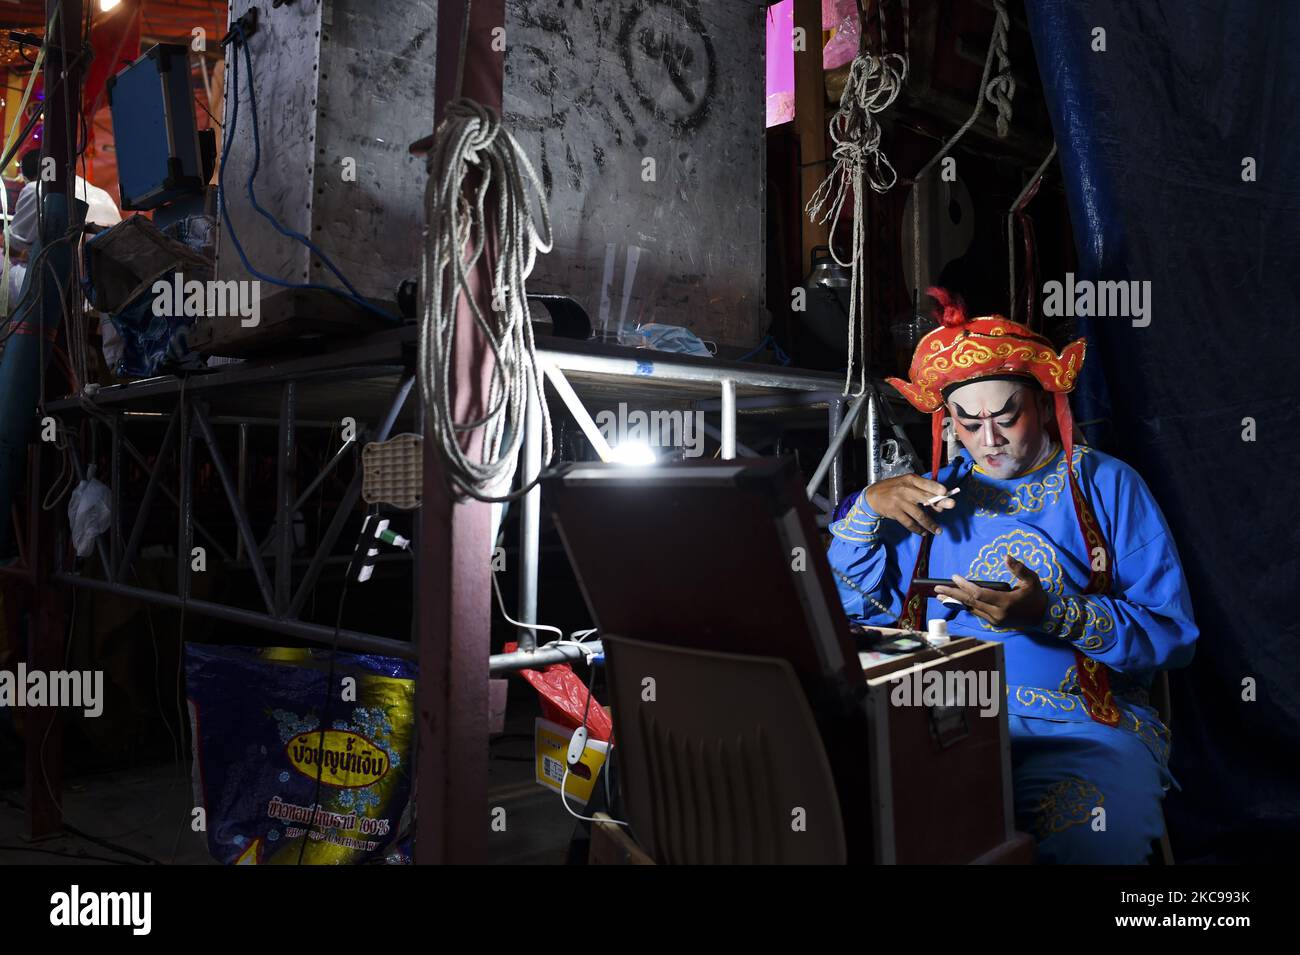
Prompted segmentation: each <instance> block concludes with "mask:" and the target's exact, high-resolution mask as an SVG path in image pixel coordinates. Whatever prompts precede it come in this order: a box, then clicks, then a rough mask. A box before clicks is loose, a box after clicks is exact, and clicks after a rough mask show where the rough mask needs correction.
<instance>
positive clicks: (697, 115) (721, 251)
mask: <svg viewBox="0 0 1300 955" xmlns="http://www.w3.org/2000/svg"><path fill="white" fill-rule="evenodd" d="M765 14H766V9H765V7H764V6H763V5H761V4H755V3H754V2H753V0H707V2H700V0H618V2H614V0H506V32H505V41H506V46H505V72H506V76H505V97H504V106H505V117H506V123H507V125H508V127H509V128H510V129H511V131H512V132H513V133H514V134H515V136H516V137H517V138H518V139H519V141H520V143H521V144H522V145H523V147H524V149H525V150H526V152H527V153H528V156H529V158H530V159H531V160H532V162H533V164H534V165H535V166H536V167H537V168H538V171H539V174H540V175H541V177H542V178H543V179H544V182H545V186H546V192H547V196H548V198H549V202H550V210H551V216H552V222H553V226H554V229H555V236H556V247H555V250H554V251H553V252H552V253H551V254H550V255H548V256H544V257H542V258H541V259H540V260H539V262H538V265H537V268H536V271H535V272H534V274H533V277H532V278H530V280H529V285H528V287H529V291H532V292H558V293H564V294H569V295H572V296H573V297H574V298H576V299H578V301H580V302H581V303H582V304H583V305H584V306H585V307H586V309H587V311H588V313H589V314H590V315H591V317H592V321H593V322H594V323H596V324H597V325H599V324H600V323H601V318H602V300H604V301H605V306H604V314H605V315H607V317H608V319H609V321H610V322H611V324H616V323H617V322H618V320H619V318H620V316H622V315H624V306H623V300H624V290H623V287H622V283H623V277H624V275H625V274H626V272H627V268H628V261H629V259H628V254H627V249H628V247H629V246H636V247H639V248H640V249H641V250H642V251H641V252H640V253H639V254H637V256H638V257H637V264H636V272H635V282H634V283H633V288H632V296H631V300H630V302H629V305H628V308H627V310H626V315H625V322H626V324H627V325H632V324H634V322H635V321H636V320H641V321H658V322H665V323H668V324H676V325H685V326H687V327H690V328H692V329H694V330H695V331H696V332H697V334H699V335H700V336H701V337H702V338H705V339H711V340H714V341H717V342H719V343H726V344H731V345H739V346H751V345H753V344H756V343H757V341H758V339H759V338H760V337H761V336H762V334H763V332H765V331H766V321H767V317H766V312H765V310H764V309H763V304H764V266H765V250H764V244H765V238H766V237H765V234H764V202H765V196H764V192H765V185H766V169H765V166H766V163H765V158H766V152H765V147H764V117H765V114H764V52H765V43H764V37H765V26H764V24H765ZM646 159H653V160H654V161H655V166H656V168H655V180H654V181H645V180H644V179H643V169H644V168H645V167H644V165H643V163H644V160H646ZM607 263H608V265H607ZM607 274H608V276H609V279H610V281H609V282H608V283H607V282H606V275H607Z"/></svg>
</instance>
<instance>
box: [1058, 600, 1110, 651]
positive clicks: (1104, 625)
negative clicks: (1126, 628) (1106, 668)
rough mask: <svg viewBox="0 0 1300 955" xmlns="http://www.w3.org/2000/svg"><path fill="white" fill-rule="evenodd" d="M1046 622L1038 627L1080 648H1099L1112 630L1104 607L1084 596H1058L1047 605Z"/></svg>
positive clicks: (1108, 615)
mask: <svg viewBox="0 0 1300 955" xmlns="http://www.w3.org/2000/svg"><path fill="white" fill-rule="evenodd" d="M1047 616H1048V619H1047V621H1046V622H1045V623H1044V624H1043V627H1042V630H1043V632H1044V633H1045V634H1047V635H1048V636H1050V637H1057V638H1059V639H1061V640H1065V641H1066V642H1068V643H1072V644H1074V645H1075V646H1076V647H1078V648H1079V649H1080V650H1100V649H1101V648H1102V647H1104V646H1105V645H1106V637H1107V636H1108V635H1109V634H1110V633H1112V632H1113V631H1114V630H1115V619H1114V618H1113V617H1112V616H1111V615H1110V614H1109V613H1108V612H1107V611H1106V608H1105V607H1104V606H1103V605H1102V604H1100V603H1096V602H1095V598H1092V597H1086V596H1079V597H1075V596H1070V597H1061V598H1060V599H1059V600H1053V601H1052V602H1051V604H1050V605H1049V606H1048V608H1047Z"/></svg>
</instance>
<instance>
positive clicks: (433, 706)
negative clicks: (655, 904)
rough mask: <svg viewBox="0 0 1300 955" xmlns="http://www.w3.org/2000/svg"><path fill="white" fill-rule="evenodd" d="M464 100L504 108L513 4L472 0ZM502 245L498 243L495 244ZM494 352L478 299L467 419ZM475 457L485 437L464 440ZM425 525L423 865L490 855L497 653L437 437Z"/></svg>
mask: <svg viewBox="0 0 1300 955" xmlns="http://www.w3.org/2000/svg"><path fill="white" fill-rule="evenodd" d="M470 6H471V11H470V24H469V39H468V49H467V50H466V51H465V54H464V57H463V58H464V61H465V78H464V84H463V86H462V94H461V95H462V96H464V97H466V98H469V99H473V100H475V101H477V102H479V103H482V104H483V105H485V106H490V107H492V108H493V109H495V110H497V111H498V112H499V111H500V110H501V96H502V92H501V91H502V81H503V71H504V58H503V56H502V54H501V52H500V51H495V50H493V49H492V30H493V28H494V27H501V26H503V24H504V16H505V13H504V3H503V0H473V3H472V4H471V5H470ZM464 16H465V9H464V5H463V3H462V2H461V0H452V2H450V3H442V4H439V7H438V53H437V63H438V66H437V80H436V84H437V87H436V91H435V107H434V122H435V126H436V124H437V123H438V122H441V120H442V117H443V114H444V112H445V109H446V105H447V103H448V102H449V101H450V100H451V98H452V97H453V95H454V91H455V85H456V73H457V70H458V68H459V62H460V60H461V58H462V57H461V52H460V42H461V30H462V26H463V24H464ZM488 249H489V251H490V252H494V251H495V242H494V241H491V242H489V244H488ZM490 258H492V256H491V255H485V256H483V257H482V258H481V259H480V260H479V265H478V268H477V269H476V270H475V272H474V273H473V274H472V276H471V280H470V286H471V289H472V294H473V295H474V298H475V300H476V301H477V302H478V303H479V308H480V309H482V310H483V311H484V312H489V311H490V310H491V268H490V264H489V259H490ZM490 361H491V358H490V353H489V352H488V350H487V348H486V344H485V342H484V339H483V336H482V334H481V333H480V332H479V331H478V329H477V327H476V326H475V324H474V320H473V316H472V315H471V313H470V310H469V306H468V304H467V303H465V302H463V301H462V302H461V304H460V309H459V312H458V315H457V322H456V339H455V364H454V371H455V380H454V384H453V386H452V389H451V390H452V395H451V398H452V401H453V407H454V409H455V414H456V420H457V421H471V420H475V419H478V418H481V417H482V416H483V414H484V412H485V411H486V409H487V400H486V399H487V385H488V379H489V377H490V375H491V364H490ZM465 441H466V446H465V447H466V451H467V452H468V453H469V454H471V455H476V454H477V453H478V450H479V448H480V447H481V445H482V434H481V432H476V433H473V434H469V435H467V436H466V439H465ZM424 447H425V458H424V495H423V498H424V506H423V508H422V510H421V524H420V586H419V589H418V597H417V613H418V614H419V627H418V635H419V641H420V648H419V661H420V677H419V681H418V683H417V687H416V704H417V706H416V710H417V721H418V722H417V731H418V733H419V750H418V752H419V757H418V768H417V782H418V785H417V793H418V806H417V809H418V813H419V816H418V818H419V823H418V825H417V833H416V847H415V859H416V861H417V862H419V863H423V864H436V863H482V862H485V861H487V837H488V832H489V824H490V816H489V811H488V810H489V807H488V804H487V775H488V752H487V750H488V656H489V653H490V651H491V645H490V634H491V619H492V603H491V601H492V594H491V589H492V581H491V576H490V575H491V553H490V552H491V549H492V548H491V505H488V504H481V503H478V502H476V501H462V502H456V501H454V500H453V498H452V496H451V493H450V491H449V489H448V486H447V481H446V479H445V478H444V476H443V474H442V472H441V470H440V467H439V462H438V458H437V456H436V455H435V454H434V452H433V450H432V443H431V442H425V445H424Z"/></svg>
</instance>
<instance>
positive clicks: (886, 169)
mask: <svg viewBox="0 0 1300 955" xmlns="http://www.w3.org/2000/svg"><path fill="white" fill-rule="evenodd" d="M861 13H862V11H861V5H859V15H860V19H861V20H862V33H861V35H860V37H859V41H858V55H857V56H856V57H855V58H854V60H853V64H852V65H851V66H850V67H849V77H848V80H847V81H846V82H845V84H844V91H843V92H842V93H841V94H840V106H839V109H837V110H836V111H835V115H834V116H832V117H831V121H830V127H829V131H830V137H831V141H832V142H834V143H835V148H834V150H833V151H832V153H831V155H832V157H833V159H834V160H835V165H834V167H833V168H832V169H831V172H830V175H828V176H827V177H826V178H825V179H823V180H822V183H821V185H819V186H818V187H817V191H816V192H814V193H813V194H812V198H811V199H809V200H808V204H807V206H805V207H804V212H805V213H806V214H807V216H808V218H809V219H810V220H812V221H813V222H816V223H817V224H818V225H824V224H825V223H826V222H827V221H828V220H829V221H830V223H831V226H830V235H831V239H832V241H831V242H830V243H829V245H830V249H831V256H832V257H833V258H834V259H835V261H836V262H838V263H839V264H840V265H842V266H844V267H845V268H848V269H849V270H850V271H851V274H852V280H851V283H850V287H849V364H848V368H847V370H846V372H845V378H844V394H845V395H848V394H849V391H850V389H851V388H852V383H853V361H854V352H855V350H856V351H858V352H860V353H861V354H862V355H863V356H865V354H866V325H865V323H864V322H863V321H862V319H861V315H860V314H859V313H860V312H864V311H866V283H865V282H863V281H862V279H861V277H860V276H859V271H858V263H859V262H861V261H862V259H863V257H864V255H865V246H866V233H867V229H866V207H865V201H866V189H865V187H866V186H870V187H871V189H872V190H873V191H875V192H878V193H883V192H887V191H888V190H889V189H890V188H892V187H893V185H894V183H895V182H897V180H898V174H897V173H896V172H895V171H894V167H893V165H892V164H891V163H890V161H889V158H888V157H887V156H886V155H885V154H884V153H882V152H881V151H880V136H881V129H880V123H879V122H877V121H876V114H878V113H881V112H884V111H885V110H886V109H888V108H889V107H890V106H891V105H892V104H893V102H894V100H895V99H897V98H898V94H899V92H901V91H902V89H903V83H904V82H906V80H907V60H906V58H904V57H902V56H899V55H898V54H896V53H884V52H883V47H884V37H883V32H884V22H883V20H882V21H881V33H882V37H881V47H882V52H881V54H880V55H876V54H874V53H872V52H871V51H870V50H868V49H867V46H866V36H867V30H866V26H867V24H866V17H865V16H862V15H861ZM850 191H852V194H853V238H852V246H851V252H850V254H849V260H848V261H847V262H844V261H841V260H840V257H839V255H838V254H836V252H835V242H834V236H835V230H836V227H837V226H838V225H839V221H840V212H841V211H842V210H843V208H844V200H845V199H846V198H847V197H848V195H849V193H850ZM819 214H820V215H821V218H820V219H818V218H817V217H818V215H819ZM866 388H867V365H866V361H865V359H863V360H861V361H860V362H859V381H858V390H857V391H855V392H853V396H854V397H859V396H860V395H862V394H863V393H864V392H865V391H866Z"/></svg>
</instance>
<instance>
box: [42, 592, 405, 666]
mask: <svg viewBox="0 0 1300 955" xmlns="http://www.w3.org/2000/svg"><path fill="white" fill-rule="evenodd" d="M52 579H54V580H56V581H58V582H59V583H63V584H68V585H70V586H73V587H80V588H82V589H83V590H97V591H102V592H104V593H112V594H118V595H119V596H122V597H129V598H131V599H132V600H143V601H146V602H148V603H153V604H158V605H160V606H164V607H171V608H173V609H176V610H179V609H180V608H181V607H182V606H184V607H185V609H186V611H193V612H194V613H197V614H201V615H202V616H205V617H213V618H215V619H217V620H227V621H229V622H231V623H242V624H245V625H247V626H250V627H257V628H259V629H262V630H272V631H275V632H276V633H284V634H288V635H290V636H294V637H297V638H298V639H300V640H306V641H308V642H310V643H317V644H321V645H322V646H332V645H333V644H334V628H333V627H327V626H324V625H322V624H318V623H305V622H304V621H302V620H287V619H279V618H276V617H270V616H267V615H266V614H263V613H258V612H257V611H256V610H244V609H243V608H241V607H228V606H226V605H225V604H219V603H214V602H212V601H210V600H200V599H198V598H195V597H189V598H187V599H185V600H182V599H181V598H180V597H177V596H175V595H173V594H168V593H163V592H161V591H157V590H149V589H148V588H146V587H132V586H130V585H128V584H115V583H110V582H109V581H107V580H99V579H97V578H95V577H84V576H82V575H80V574H68V573H58V574H54V575H53V578H52ZM338 645H339V647H341V648H343V649H345V650H355V651H357V652H359V653H380V654H384V655H385V656H392V657H401V658H402V659H405V660H413V659H415V655H416V647H415V644H413V643H410V642H408V641H405V640H394V639H392V638H391V637H380V636H377V635H375V634H372V633H361V632H359V631H356V630H340V631H339V634H338Z"/></svg>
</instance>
